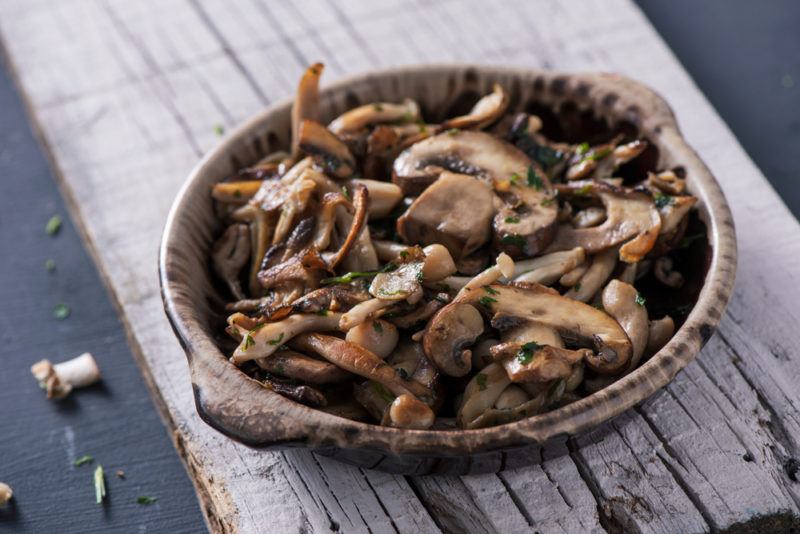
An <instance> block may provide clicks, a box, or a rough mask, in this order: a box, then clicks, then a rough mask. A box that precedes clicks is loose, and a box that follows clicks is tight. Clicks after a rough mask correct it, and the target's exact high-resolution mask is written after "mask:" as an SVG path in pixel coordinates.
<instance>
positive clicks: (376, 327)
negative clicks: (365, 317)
mask: <svg viewBox="0 0 800 534" xmlns="http://www.w3.org/2000/svg"><path fill="white" fill-rule="evenodd" d="M372 329H373V330H375V331H376V332H377V333H379V334H383V325H382V324H381V323H380V322H378V321H372Z"/></svg>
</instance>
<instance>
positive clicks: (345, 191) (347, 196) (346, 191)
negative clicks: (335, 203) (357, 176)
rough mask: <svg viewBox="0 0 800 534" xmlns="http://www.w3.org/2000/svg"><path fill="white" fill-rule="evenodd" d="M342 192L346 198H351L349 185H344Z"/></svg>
mask: <svg viewBox="0 0 800 534" xmlns="http://www.w3.org/2000/svg"><path fill="white" fill-rule="evenodd" d="M342 194H343V195H344V198H346V199H347V200H350V192H349V191H348V190H347V187H345V186H342Z"/></svg>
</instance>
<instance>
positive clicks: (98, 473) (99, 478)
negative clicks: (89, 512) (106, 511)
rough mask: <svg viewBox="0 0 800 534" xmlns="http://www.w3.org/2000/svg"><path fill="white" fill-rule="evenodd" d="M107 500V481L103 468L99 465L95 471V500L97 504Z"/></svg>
mask: <svg viewBox="0 0 800 534" xmlns="http://www.w3.org/2000/svg"><path fill="white" fill-rule="evenodd" d="M105 498H106V479H105V478H104V477H103V466H102V465H98V466H97V469H95V470H94V500H95V502H96V503H97V504H100V503H102V502H103V499H105Z"/></svg>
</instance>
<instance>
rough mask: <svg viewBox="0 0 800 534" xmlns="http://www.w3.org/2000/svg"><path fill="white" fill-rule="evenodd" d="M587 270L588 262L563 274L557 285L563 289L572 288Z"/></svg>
mask: <svg viewBox="0 0 800 534" xmlns="http://www.w3.org/2000/svg"><path fill="white" fill-rule="evenodd" d="M614 259H616V258H614ZM588 269H589V262H587V261H585V262H583V263H581V264H580V265H578V266H577V267H575V268H574V269H572V270H571V271H569V272H566V273H564V275H563V276H562V277H561V278H559V279H558V283H559V284H561V285H562V286H564V287H574V286H575V284H577V283H578V282H579V281H580V279H581V278H582V277H583V275H584V274H586V271H587V270H588Z"/></svg>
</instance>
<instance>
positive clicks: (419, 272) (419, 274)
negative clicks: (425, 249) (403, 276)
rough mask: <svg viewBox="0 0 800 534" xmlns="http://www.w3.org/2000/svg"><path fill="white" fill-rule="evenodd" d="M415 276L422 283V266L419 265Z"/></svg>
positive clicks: (423, 276) (423, 278)
mask: <svg viewBox="0 0 800 534" xmlns="http://www.w3.org/2000/svg"><path fill="white" fill-rule="evenodd" d="M416 278H417V282H419V283H420V284H421V283H422V281H423V280H425V273H424V272H422V267H420V268H419V271H417V274H416Z"/></svg>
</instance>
